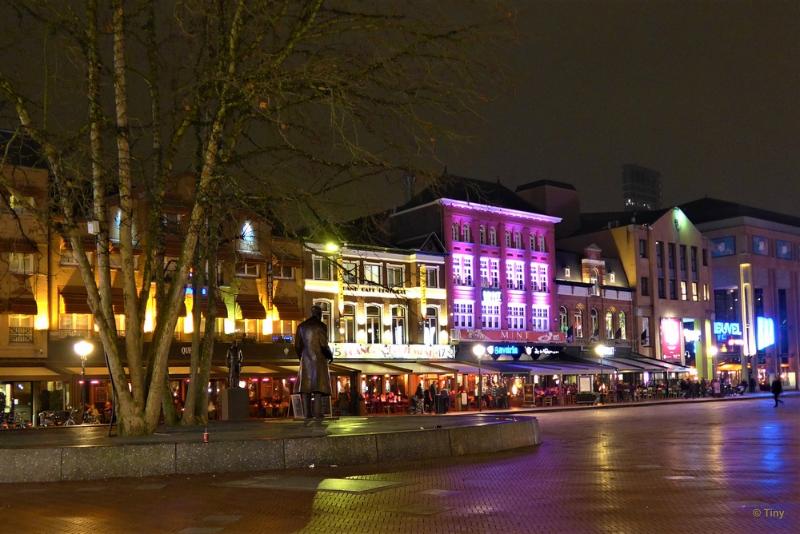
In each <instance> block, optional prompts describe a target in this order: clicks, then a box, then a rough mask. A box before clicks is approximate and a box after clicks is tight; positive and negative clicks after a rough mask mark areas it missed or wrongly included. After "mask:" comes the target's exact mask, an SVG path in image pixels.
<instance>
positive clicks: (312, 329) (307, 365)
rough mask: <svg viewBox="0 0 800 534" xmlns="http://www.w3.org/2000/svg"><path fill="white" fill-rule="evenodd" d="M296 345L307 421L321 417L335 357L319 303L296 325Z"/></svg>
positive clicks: (329, 388)
mask: <svg viewBox="0 0 800 534" xmlns="http://www.w3.org/2000/svg"><path fill="white" fill-rule="evenodd" d="M294 348H295V352H296V353H297V357H298V358H299V359H300V371H299V373H298V376H297V392H298V393H300V394H301V395H302V396H303V407H304V411H305V419H306V421H307V422H308V421H310V420H311V418H312V417H313V418H314V419H316V420H317V421H321V420H322V418H323V414H322V397H323V396H330V394H331V377H330V371H329V370H328V362H330V361H333V353H332V352H331V349H330V347H329V346H328V327H327V325H326V324H325V323H323V322H322V308H320V307H319V306H312V307H311V317H309V318H308V319H306V320H305V321H303V322H302V323H300V325H299V326H298V327H297V333H296V334H295V340H294ZM312 397H313V406H312Z"/></svg>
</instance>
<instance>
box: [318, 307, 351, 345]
mask: <svg viewBox="0 0 800 534" xmlns="http://www.w3.org/2000/svg"><path fill="white" fill-rule="evenodd" d="M311 305H312V306H319V307H320V308H322V322H323V323H325V324H326V325H327V326H328V341H331V342H332V341H333V339H334V338H333V301H332V300H330V299H313V300H312V301H311ZM354 320H355V317H354Z"/></svg>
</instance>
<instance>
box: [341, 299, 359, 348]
mask: <svg viewBox="0 0 800 534" xmlns="http://www.w3.org/2000/svg"><path fill="white" fill-rule="evenodd" d="M339 334H340V335H341V336H342V340H343V341H344V342H345V343H355V342H356V306H355V304H345V305H344V309H343V310H342V326H341V329H340V330H339Z"/></svg>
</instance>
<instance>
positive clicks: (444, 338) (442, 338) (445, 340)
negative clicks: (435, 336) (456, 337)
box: [439, 330, 450, 345]
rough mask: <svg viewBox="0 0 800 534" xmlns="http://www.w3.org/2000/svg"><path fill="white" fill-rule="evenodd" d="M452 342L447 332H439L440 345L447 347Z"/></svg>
mask: <svg viewBox="0 0 800 534" xmlns="http://www.w3.org/2000/svg"><path fill="white" fill-rule="evenodd" d="M449 342H450V336H448V335H447V330H442V331H441V332H439V344H440V345H447V344H448V343H449Z"/></svg>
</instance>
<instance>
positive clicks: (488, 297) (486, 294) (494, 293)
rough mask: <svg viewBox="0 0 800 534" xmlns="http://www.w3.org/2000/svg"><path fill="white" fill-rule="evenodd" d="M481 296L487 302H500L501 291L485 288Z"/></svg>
mask: <svg viewBox="0 0 800 534" xmlns="http://www.w3.org/2000/svg"><path fill="white" fill-rule="evenodd" d="M481 298H482V299H483V302H485V303H486V304H500V292H499V291H498V290H496V289H484V290H483V291H482V292H481Z"/></svg>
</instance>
